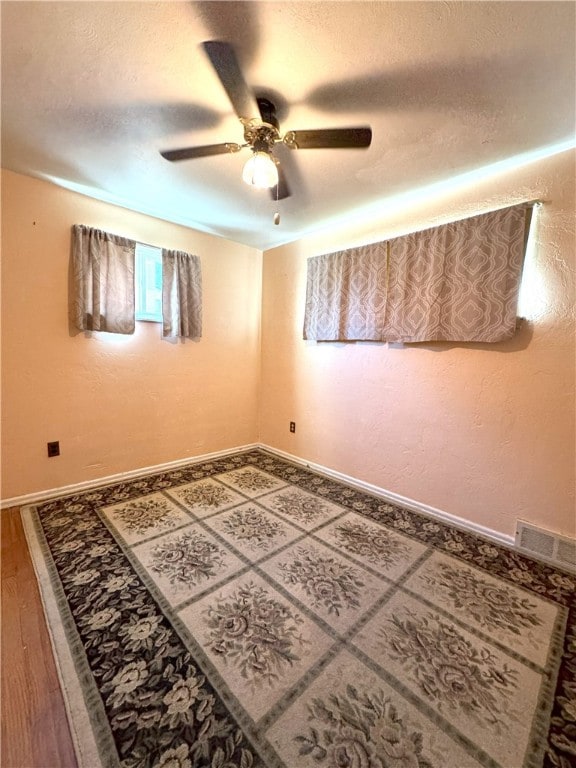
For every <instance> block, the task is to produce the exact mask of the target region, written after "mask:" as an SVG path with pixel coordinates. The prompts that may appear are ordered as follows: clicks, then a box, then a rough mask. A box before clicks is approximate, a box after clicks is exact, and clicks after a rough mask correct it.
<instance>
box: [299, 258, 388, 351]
mask: <svg viewBox="0 0 576 768" xmlns="http://www.w3.org/2000/svg"><path fill="white" fill-rule="evenodd" d="M386 249H387V244H386V243H374V244H373V245H367V246H363V247H361V248H351V249H349V250H347V251H339V252H337V253H328V254H324V255H323V256H315V257H313V258H311V259H308V281H307V286H306V309H305V313H304V338H305V339H317V340H319V341H344V340H346V341H375V340H377V341H382V340H383V339H384V335H383V334H384V317H385V308H386V262H387V258H386Z"/></svg>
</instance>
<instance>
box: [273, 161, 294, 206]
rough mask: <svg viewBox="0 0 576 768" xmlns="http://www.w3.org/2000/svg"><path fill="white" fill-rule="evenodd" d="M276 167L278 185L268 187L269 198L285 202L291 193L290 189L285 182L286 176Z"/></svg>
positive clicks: (279, 167)
mask: <svg viewBox="0 0 576 768" xmlns="http://www.w3.org/2000/svg"><path fill="white" fill-rule="evenodd" d="M276 167H277V169H278V184H276V185H275V186H274V187H270V197H271V198H272V200H285V199H286V198H287V197H290V195H291V194H292V193H291V192H290V187H289V186H288V182H287V181H286V174H285V173H284V170H283V168H282V166H281V165H277V166H276Z"/></svg>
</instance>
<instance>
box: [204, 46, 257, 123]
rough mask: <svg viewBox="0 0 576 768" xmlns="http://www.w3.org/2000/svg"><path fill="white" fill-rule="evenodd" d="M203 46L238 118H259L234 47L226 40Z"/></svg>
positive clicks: (254, 100)
mask: <svg viewBox="0 0 576 768" xmlns="http://www.w3.org/2000/svg"><path fill="white" fill-rule="evenodd" d="M202 45H203V47H204V50H205V51H206V54H207V56H208V58H209V59H210V62H211V64H212V66H213V67H214V69H215V70H216V74H217V75H218V77H219V78H220V82H221V83H222V85H223V87H224V90H225V91H226V94H227V96H228V98H229V99H230V103H231V104H232V106H233V107H234V111H235V112H236V114H237V115H238V117H240V118H244V119H245V120H251V119H252V118H254V117H258V116H259V115H260V110H259V108H258V104H257V103H256V99H255V98H254V96H253V94H252V91H251V90H250V89H249V88H248V86H247V85H246V82H245V80H244V76H243V75H242V72H241V71H240V66H239V64H238V59H237V58H236V54H235V53H234V49H233V48H232V46H231V45H230V44H229V43H226V42H224V40H206V41H205V42H204V43H202Z"/></svg>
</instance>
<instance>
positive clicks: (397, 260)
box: [304, 204, 532, 342]
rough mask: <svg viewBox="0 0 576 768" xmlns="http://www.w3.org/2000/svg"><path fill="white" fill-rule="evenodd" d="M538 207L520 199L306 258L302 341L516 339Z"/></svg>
mask: <svg viewBox="0 0 576 768" xmlns="http://www.w3.org/2000/svg"><path fill="white" fill-rule="evenodd" d="M531 213H532V207H531V206H528V205H525V204H523V205H517V206H513V207H510V208H504V209H502V210H499V211H493V212H491V213H488V214H482V215H480V216H472V217H470V218H468V219H463V220H461V221H456V222H453V223H451V224H445V225H442V226H439V227H434V228H432V229H427V230H424V231H421V232H415V233H413V234H410V235H407V236H405V237H400V238H395V239H393V240H389V241H386V242H381V243H376V244H373V245H368V246H362V247H359V248H352V249H349V250H347V251H340V252H338V253H332V254H326V255H323V256H316V257H313V258H310V259H308V276H307V287H306V305H305V316H304V338H305V339H316V340H317V341H359V340H364V341H395V342H417V341H459V342H467V341H468V342H470V341H476V342H497V341H502V340H504V339H507V338H509V337H510V336H512V335H513V334H514V332H515V330H516V308H517V303H518V292H519V288H520V280H521V276H522V265H523V261H524V253H525V248H526V241H527V233H528V228H529V223H530V216H531Z"/></svg>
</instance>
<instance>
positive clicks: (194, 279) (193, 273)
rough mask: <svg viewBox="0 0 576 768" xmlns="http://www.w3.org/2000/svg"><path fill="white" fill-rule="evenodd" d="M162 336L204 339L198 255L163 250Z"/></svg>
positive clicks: (200, 271) (200, 272) (200, 273)
mask: <svg viewBox="0 0 576 768" xmlns="http://www.w3.org/2000/svg"><path fill="white" fill-rule="evenodd" d="M162 318H163V322H162V336H167V337H184V338H188V339H194V338H199V337H200V336H202V270H201V265H200V259H199V258H198V256H192V255H191V254H189V253H184V252H183V251H170V250H167V249H163V250H162Z"/></svg>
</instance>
